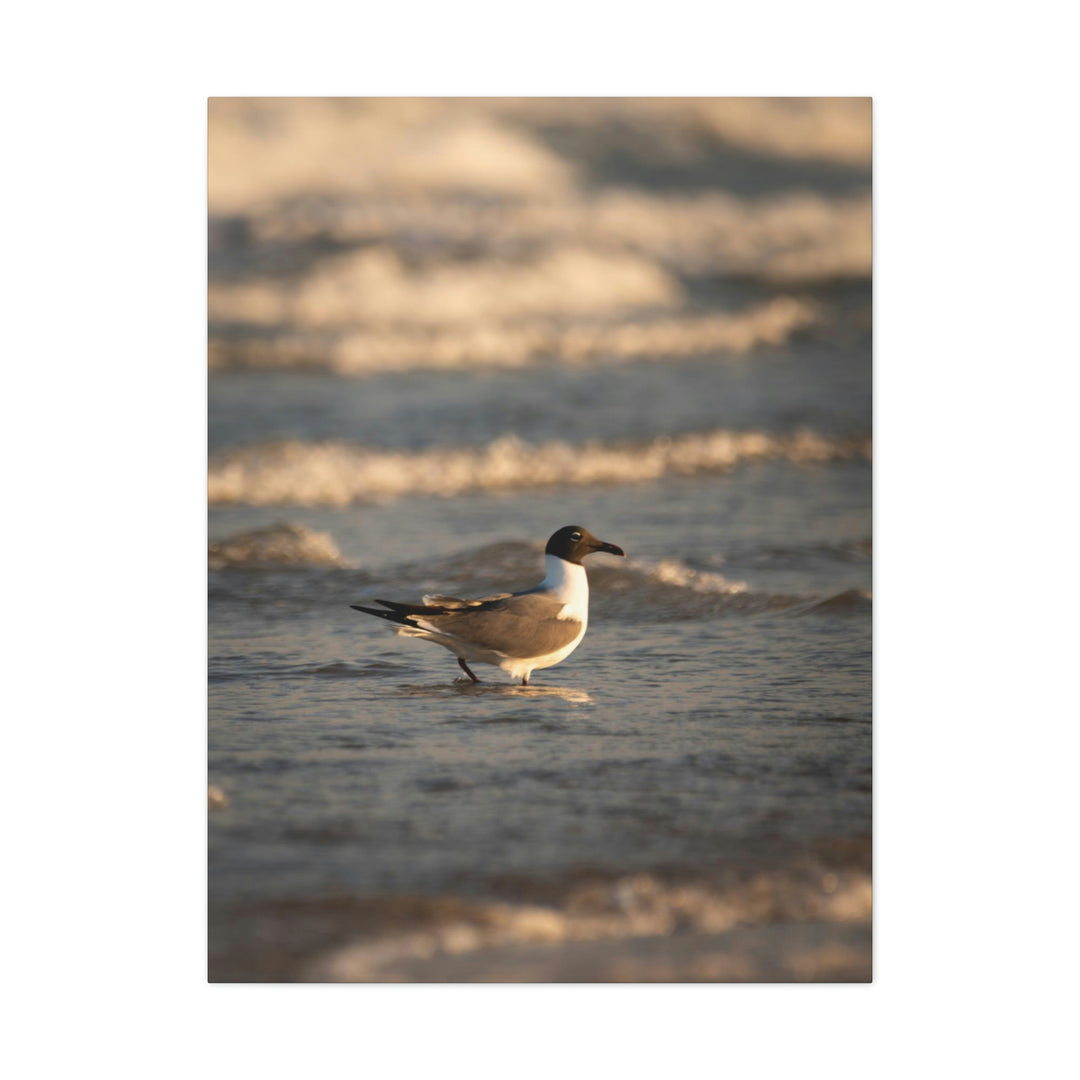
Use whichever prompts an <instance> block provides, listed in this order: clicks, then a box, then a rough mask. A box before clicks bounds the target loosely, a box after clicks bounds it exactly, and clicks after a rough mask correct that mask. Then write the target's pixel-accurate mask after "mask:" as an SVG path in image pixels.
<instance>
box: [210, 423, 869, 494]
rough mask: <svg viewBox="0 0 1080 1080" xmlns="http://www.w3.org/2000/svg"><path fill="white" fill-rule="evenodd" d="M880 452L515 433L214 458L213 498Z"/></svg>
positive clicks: (837, 442) (586, 480) (824, 442)
mask: <svg viewBox="0 0 1080 1080" xmlns="http://www.w3.org/2000/svg"><path fill="white" fill-rule="evenodd" d="M870 454H871V444H870V440H869V439H860V438H841V437H835V436H829V435H822V434H819V433H816V432H812V431H802V432H799V433H796V434H793V435H772V434H769V433H767V432H763V431H745V432H738V431H730V430H726V429H719V430H715V431H710V432H704V433H701V434H690V435H678V436H673V437H672V436H666V435H665V436H660V437H659V438H656V439H653V440H651V441H650V442H647V443H643V444H619V443H599V442H587V443H576V444H575V443H567V442H562V441H551V442H545V443H537V444H530V443H526V442H523V441H522V440H521V439H518V438H517V437H515V436H512V435H507V436H503V437H502V438H499V439H496V440H494V441H493V442H490V443H488V444H487V445H485V446H479V447H440V448H434V449H428V450H373V449H365V448H364V447H362V446H358V445H356V444H352V443H345V442H323V443H307V442H298V441H283V442H275V443H267V444H261V445H257V446H250V447H240V448H237V449H233V450H229V451H225V452H223V453H220V454H216V455H214V456H213V457H212V458H211V460H210V467H209V481H208V497H209V501H210V502H211V503H212V504H221V503H246V504H249V505H259V506H269V505H300V506H347V505H349V504H350V503H354V502H362V501H364V500H370V499H386V498H397V497H401V496H408V495H437V496H444V497H446V496H453V495H458V494H460V493H462V492H465V491H497V490H503V489H507V488H521V487H541V486H549V485H555V484H567V485H586V484H625V483H636V482H640V481H643V480H656V479H659V478H661V477H665V476H686V475H691V474H693V473H698V472H707V471H722V470H727V469H731V468H733V467H735V466H737V465H742V464H746V463H750V462H762V461H783V462H790V463H793V464H815V463H823V462H831V461H842V460H851V459H860V458H862V459H868V458H869V457H870Z"/></svg>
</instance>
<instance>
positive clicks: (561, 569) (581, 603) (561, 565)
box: [540, 555, 589, 640]
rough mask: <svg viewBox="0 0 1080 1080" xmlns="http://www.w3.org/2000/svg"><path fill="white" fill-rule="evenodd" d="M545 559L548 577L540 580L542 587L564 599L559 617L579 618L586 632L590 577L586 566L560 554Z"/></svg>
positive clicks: (582, 630) (546, 556)
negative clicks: (560, 556) (586, 572)
mask: <svg viewBox="0 0 1080 1080" xmlns="http://www.w3.org/2000/svg"><path fill="white" fill-rule="evenodd" d="M544 560H545V562H546V563H547V577H545V578H544V580H543V581H542V582H540V588H541V589H550V590H551V593H552V595H553V596H554V597H555V598H556V599H558V600H561V601H562V604H563V608H562V611H560V612H559V618H560V619H577V620H578V621H579V622H580V623H581V632H582V633H583V634H584V633H585V627H586V626H587V625H588V623H589V579H588V577H586V575H585V567H584V566H582V565H581V564H580V563H571V562H567V561H566V560H565V559H560V558H559V556H558V555H545V556H544ZM578 640H580V638H579V639H578Z"/></svg>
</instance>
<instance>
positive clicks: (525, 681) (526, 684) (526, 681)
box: [521, 675, 529, 686]
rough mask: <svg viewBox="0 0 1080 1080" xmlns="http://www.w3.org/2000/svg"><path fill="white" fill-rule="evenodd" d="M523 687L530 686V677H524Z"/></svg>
mask: <svg viewBox="0 0 1080 1080" xmlns="http://www.w3.org/2000/svg"><path fill="white" fill-rule="evenodd" d="M521 685H522V686H528V685H529V676H528V675H525V676H523V677H522V679H521Z"/></svg>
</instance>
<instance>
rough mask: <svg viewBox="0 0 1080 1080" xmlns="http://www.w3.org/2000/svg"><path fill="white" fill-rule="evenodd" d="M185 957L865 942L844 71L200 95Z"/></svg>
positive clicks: (803, 978) (266, 975) (860, 279)
mask: <svg viewBox="0 0 1080 1080" xmlns="http://www.w3.org/2000/svg"><path fill="white" fill-rule="evenodd" d="M208 110H209V114H208V132H209V148H208V214H209V222H208V226H209V241H208V246H209V268H208V319H209V327H208V365H209V377H208V395H207V396H208V402H207V405H208V440H209V447H208V500H209V510H208V528H209V536H208V587H209V630H208V632H209V658H208V662H209V691H208V755H209V759H208V792H209V797H208V808H209V809H208V818H207V828H208V860H209V865H208V929H209V933H208V937H209V955H208V972H209V979H210V980H211V981H212V982H279V983H280V982H358V983H372V982H375V983H383V982H414V983H468V982H506V983H520V982H529V983H532V982H544V983H550V982H593V983H613V982H651V983H655V982H743V983H746V982H867V981H869V980H870V979H871V974H872V966H871V960H872V957H871V926H872V922H871V916H872V904H871V870H872V863H871V854H872V843H871V841H872V701H871V671H872V668H871V629H872V626H871V621H872V593H871V585H872V582H871V559H872V529H871V479H872V473H871V434H872V432H871V413H872V409H871V401H872V399H871V394H872V363H871V347H872V321H871V314H872V304H871V229H872V215H871V183H872V162H871V147H872V141H871V139H872V137H871V102H870V100H869V99H867V98H753V99H751V98H695V99H675V98H652V99H625V98H590V99H565V98H527V99H499V98H489V99H450V98H446V99H419V98H409V99H391V98H348V99H318V98H251V99H239V98H213V99H211V100H210V101H209V103H208Z"/></svg>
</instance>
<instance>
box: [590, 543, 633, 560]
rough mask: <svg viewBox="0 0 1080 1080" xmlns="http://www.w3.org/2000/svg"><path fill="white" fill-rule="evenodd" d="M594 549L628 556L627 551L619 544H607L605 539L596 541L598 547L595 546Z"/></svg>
mask: <svg viewBox="0 0 1080 1080" xmlns="http://www.w3.org/2000/svg"><path fill="white" fill-rule="evenodd" d="M593 551H606V552H608V553H609V554H611V555H621V556H622V557H623V558H624V559H625V558H626V552H625V551H623V549H622V548H621V547H619V546H618V545H617V544H606V543H604V541H603V540H598V541H597V542H596V547H594V548H593Z"/></svg>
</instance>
